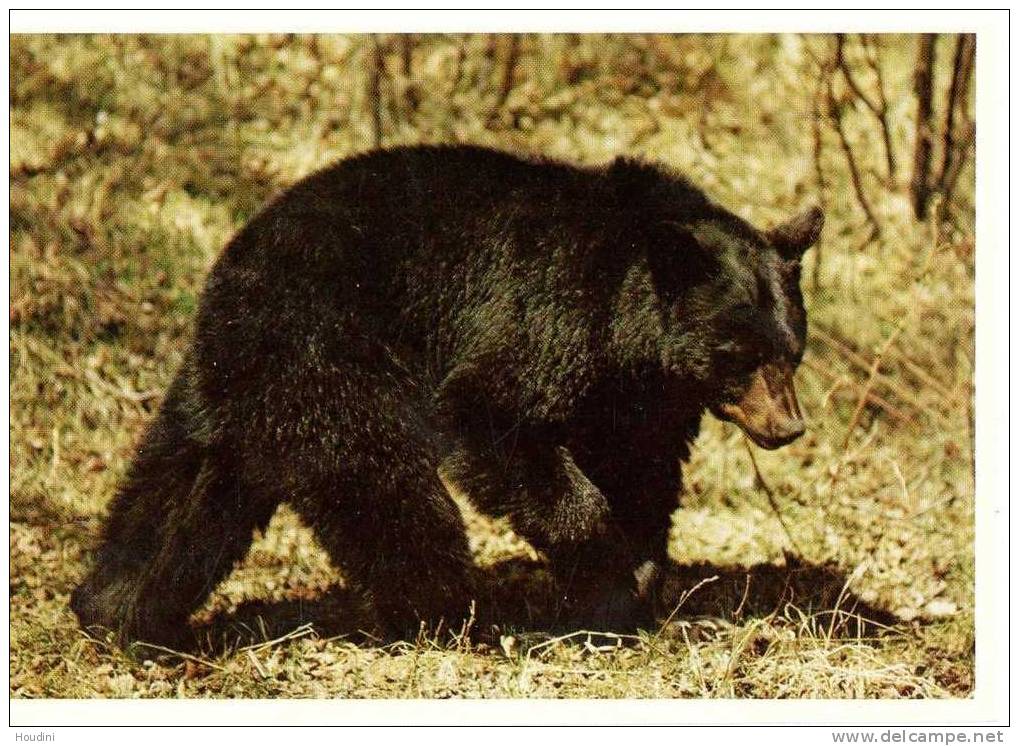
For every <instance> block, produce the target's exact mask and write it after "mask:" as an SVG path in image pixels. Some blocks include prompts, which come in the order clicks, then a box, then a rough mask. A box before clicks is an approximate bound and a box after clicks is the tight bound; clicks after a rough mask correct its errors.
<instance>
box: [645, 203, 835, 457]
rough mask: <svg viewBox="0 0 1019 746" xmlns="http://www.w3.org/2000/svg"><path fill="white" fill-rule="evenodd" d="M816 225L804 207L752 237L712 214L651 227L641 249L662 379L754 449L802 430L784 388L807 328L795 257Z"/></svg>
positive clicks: (817, 214) (743, 226) (817, 215)
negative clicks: (651, 235)
mask: <svg viewBox="0 0 1019 746" xmlns="http://www.w3.org/2000/svg"><path fill="white" fill-rule="evenodd" d="M823 223H824V215H823V213H822V212H821V210H820V209H819V208H816V207H814V208H811V209H809V210H807V211H805V212H804V213H802V214H800V215H798V216H797V217H795V218H793V219H792V220H789V221H788V222H786V223H783V224H782V225H779V226H777V227H776V228H773V229H771V230H769V231H758V230H756V229H754V228H753V227H752V226H750V225H748V224H747V223H745V222H744V221H742V220H740V219H739V218H737V217H736V216H734V215H732V214H731V213H728V212H726V211H724V210H720V209H714V210H708V211H705V212H704V213H703V214H702V215H700V216H698V217H697V218H695V219H693V220H690V219H689V218H687V219H685V220H684V219H680V220H664V221H661V222H660V223H659V229H658V230H657V231H656V236H655V239H654V241H653V245H652V246H650V247H649V252H648V255H647V256H648V263H649V269H650V274H651V279H652V283H653V285H654V293H655V296H656V298H657V305H658V309H659V314H660V316H659V318H660V323H661V336H660V337H659V340H658V342H659V345H658V348H659V354H660V355H661V360H662V363H663V365H664V367H665V371H666V375H667V379H671V380H673V381H675V382H676V383H677V387H676V388H677V392H682V391H691V392H697V393H696V396H697V398H698V399H699V400H700V403H701V404H703V405H704V406H706V407H707V408H708V409H709V410H710V411H711V412H712V413H713V414H714V415H715V416H717V417H719V418H721V419H723V420H727V421H730V422H733V423H735V424H736V425H738V426H739V427H740V428H741V429H742V430H743V431H744V432H745V433H746V434H747V435H748V436H749V437H750V438H751V439H752V440H753V441H754V442H755V443H757V444H758V445H759V446H761V447H763V448H768V449H773V448H779V447H781V446H783V445H785V444H787V443H790V442H791V441H793V440H795V439H796V438H797V437H799V436H800V435H801V434H802V433H803V431H804V423H803V417H802V414H801V413H800V408H799V403H798V402H797V398H796V391H795V388H794V386H793V373H794V372H795V370H796V368H797V366H798V365H799V363H800V360H801V359H802V357H803V350H804V345H805V341H806V331H807V319H806V312H805V310H804V307H803V296H802V294H801V292H800V259H801V257H802V256H803V253H804V252H805V251H806V250H807V249H808V248H809V247H810V246H812V245H813V244H814V242H816V241H817V239H818V237H819V235H820V232H821V227H822V225H823ZM677 395H679V394H677Z"/></svg>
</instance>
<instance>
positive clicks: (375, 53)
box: [368, 34, 385, 148]
mask: <svg viewBox="0 0 1019 746" xmlns="http://www.w3.org/2000/svg"><path fill="white" fill-rule="evenodd" d="M369 64H370V65H371V69H370V70H369V73H368V105H369V106H370V107H371V114H372V146H373V147H375V148H381V147H382V69H383V67H384V65H385V60H384V59H383V57H382V44H381V42H380V41H379V35H378V34H372V35H371V62H370V63H369Z"/></svg>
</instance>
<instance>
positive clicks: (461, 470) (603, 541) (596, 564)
mask: <svg viewBox="0 0 1019 746" xmlns="http://www.w3.org/2000/svg"><path fill="white" fill-rule="evenodd" d="M443 471H444V472H445V474H446V476H447V477H448V478H449V479H450V481H452V482H453V483H454V484H455V485H456V486H457V487H458V488H459V489H461V490H463V491H464V492H465V493H466V494H467V495H468V497H469V498H470V499H471V501H472V502H473V503H474V504H475V505H476V506H477V507H478V508H479V509H481V510H482V511H484V512H486V513H488V514H490V515H500V516H501V515H506V516H509V518H510V520H511V522H512V524H513V527H514V529H515V530H516V531H517V533H519V534H520V535H521V536H523V537H524V538H525V539H527V540H528V541H529V542H530V543H531V544H532V545H533V546H534V547H535V548H536V549H539V550H541V551H543V552H544V553H545V554H546V556H547V557H548V559H549V569H550V571H551V573H552V575H553V576H554V578H555V581H556V585H557V589H558V591H559V598H560V600H561V603H560V604H559V605H558V607H557V608H556V609H555V610H554V611H555V615H554V616H555V619H554V622H555V623H556V626H558V627H569V628H573V629H578V628H597V629H603V630H611V629H630V628H633V627H634V626H635V625H637V624H638V623H640V622H642V621H644V620H645V617H646V614H644V613H643V610H642V607H643V603H642V595H641V591H642V589H643V588H644V587H645V586H646V585H647V583H646V582H645V583H641V582H639V576H641V574H642V573H643V576H645V580H647V577H646V576H647V575H648V569H649V568H648V567H647V566H645V567H643V568H638V565H640V564H641V562H639V561H638V560H637V559H636V557H637V555H635V554H634V553H633V551H632V547H631V546H630V539H629V538H628V536H627V534H626V532H625V531H624V530H623V528H622V527H621V526H620V524H619V522H618V521H617V520H616V518H615V516H614V515H613V509H612V508H611V507H610V505H609V501H608V499H607V498H606V497H605V494H604V493H603V492H602V491H601V490H600V489H599V488H598V487H597V486H596V485H595V484H594V483H593V482H592V481H591V480H590V479H589V478H588V477H587V475H586V474H585V473H584V472H583V471H582V470H581V469H580V467H579V466H578V465H577V463H576V461H575V460H574V458H573V455H572V454H571V453H570V451H569V450H568V449H567V448H565V447H562V446H555V445H547V444H542V442H541V441H540V440H539V439H533V440H530V441H529V442H528V444H526V445H523V444H520V443H517V444H516V445H515V446H514V447H513V448H511V449H506V450H504V451H497V450H496V449H494V448H492V447H490V446H487V445H479V444H478V443H477V442H475V443H461V447H460V449H459V450H458V451H457V452H456V453H455V454H454V455H453V456H452V457H450V458H449V459H447V461H446V462H445V463H444V465H443ZM645 564H646V563H645ZM638 570H640V572H637V571H638Z"/></svg>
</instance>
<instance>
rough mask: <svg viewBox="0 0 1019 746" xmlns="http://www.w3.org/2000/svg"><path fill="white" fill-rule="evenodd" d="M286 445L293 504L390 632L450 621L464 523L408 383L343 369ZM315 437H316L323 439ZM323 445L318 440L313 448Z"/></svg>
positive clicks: (467, 589)
mask: <svg viewBox="0 0 1019 746" xmlns="http://www.w3.org/2000/svg"><path fill="white" fill-rule="evenodd" d="M342 385H343V390H342V391H339V390H338V388H337V386H336V385H335V383H333V385H332V387H331V388H332V390H333V391H335V392H336V393H337V394H338V396H337V398H336V399H335V400H334V401H332V402H328V403H327V402H324V401H321V400H320V401H319V402H318V406H317V409H316V413H315V418H314V420H310V419H306V420H305V423H304V425H305V430H304V431H303V432H302V433H301V436H300V439H299V440H298V441H294V445H295V448H294V450H293V451H291V452H290V453H288V456H290V457H292V464H296V465H299V466H298V467H297V469H294V470H293V471H292V473H291V474H292V476H291V480H290V484H289V485H288V491H289V492H290V494H291V501H292V505H293V507H294V508H295V509H296V510H297V511H298V513H299V514H300V515H301V516H302V518H303V519H304V520H305V522H306V523H307V524H308V525H310V526H313V527H314V529H315V532H316V534H317V535H318V537H319V540H320V541H321V543H322V544H323V546H324V547H325V549H326V550H327V552H328V553H329V554H330V556H331V557H332V559H333V561H334V562H335V564H336V565H337V567H338V568H340V569H341V571H342V572H343V574H344V576H345V577H346V578H347V579H348V580H349V581H351V582H352V583H353V584H354V585H355V586H356V587H358V588H359V589H361V590H363V591H364V592H365V593H366V595H367V596H368V598H369V599H370V601H371V603H372V606H373V607H374V610H375V612H376V614H377V617H378V621H379V623H380V625H381V626H382V627H383V629H384V631H385V632H386V634H389V635H391V636H393V637H406V636H407V635H411V636H413V635H414V634H416V633H417V631H418V630H419V628H420V625H421V623H424V624H425V625H426V626H428V627H430V628H431V629H433V630H434V629H436V628H437V627H438V625H439V623H440V622H442V625H443V629H445V630H450V629H452V630H457V629H459V628H460V625H461V624H462V622H463V620H464V619H465V618H466V617H467V616H468V613H469V610H470V603H471V599H472V591H473V583H472V562H471V555H470V550H469V547H468V544H467V537H466V533H465V526H464V523H463V518H462V516H461V514H460V511H459V509H458V508H457V506H456V503H455V502H453V500H452V498H451V497H450V496H449V493H448V492H447V491H446V489H445V487H444V486H443V484H442V482H441V480H440V479H439V476H438V472H437V465H438V463H439V460H440V456H439V454H440V451H441V448H440V447H439V445H438V441H439V438H438V437H437V436H436V434H435V432H434V430H433V428H432V426H431V423H430V422H429V421H428V419H427V412H428V407H427V405H426V404H423V403H422V402H423V397H422V396H420V395H419V392H417V386H416V384H415V382H414V381H413V380H412V379H411V378H410V377H409V376H407V375H406V374H404V373H403V372H402V371H400V370H397V369H395V368H394V369H392V370H388V371H384V372H379V371H378V370H377V369H376V370H373V371H372V372H371V373H364V374H359V373H356V372H353V371H351V370H349V369H348V371H347V372H346V374H345V375H344V376H343V383H342ZM324 444H325V445H324ZM323 446H324V447H323Z"/></svg>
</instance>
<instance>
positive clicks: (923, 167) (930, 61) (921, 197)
mask: <svg viewBox="0 0 1019 746" xmlns="http://www.w3.org/2000/svg"><path fill="white" fill-rule="evenodd" d="M937 38H938V36H937V34H923V35H922V36H921V37H920V41H919V43H918V45H917V53H916V68H915V70H914V73H913V91H914V93H915V94H916V143H915V145H914V150H913V179H912V182H911V183H910V191H911V192H912V195H913V213H914V214H915V215H916V218H917V220H924V219H925V218H926V217H927V207H928V205H929V203H930V198H931V192H932V189H931V174H930V172H931V158H932V154H933V140H934V106H933V98H934V45H935V43H936V42H937Z"/></svg>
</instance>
